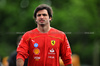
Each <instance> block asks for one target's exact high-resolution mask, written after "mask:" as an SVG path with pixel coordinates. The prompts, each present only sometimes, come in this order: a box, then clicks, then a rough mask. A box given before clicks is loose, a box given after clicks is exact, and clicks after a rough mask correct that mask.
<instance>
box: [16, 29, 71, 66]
mask: <svg viewBox="0 0 100 66" xmlns="http://www.w3.org/2000/svg"><path fill="white" fill-rule="evenodd" d="M71 54H72V53H71V49H70V45H69V42H68V40H67V38H66V35H65V34H64V32H62V31H59V30H57V29H55V28H51V29H50V30H49V32H47V33H41V32H39V31H38V30H37V28H35V29H33V30H31V31H28V32H26V33H25V34H24V35H23V36H22V39H21V41H20V43H19V46H18V47H17V59H18V58H21V59H23V60H24V61H25V59H26V58H28V66H59V56H61V58H62V60H63V62H64V64H65V65H68V64H72V59H71Z"/></svg>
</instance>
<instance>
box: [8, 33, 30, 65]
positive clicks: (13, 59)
mask: <svg viewBox="0 0 100 66" xmlns="http://www.w3.org/2000/svg"><path fill="white" fill-rule="evenodd" d="M21 37H22V35H21V36H19V37H18V38H17V46H18V44H19V41H20V40H21ZM16 55H17V52H16V51H14V52H12V53H11V55H10V56H9V57H8V66H16ZM27 62H28V59H25V62H24V66H27Z"/></svg>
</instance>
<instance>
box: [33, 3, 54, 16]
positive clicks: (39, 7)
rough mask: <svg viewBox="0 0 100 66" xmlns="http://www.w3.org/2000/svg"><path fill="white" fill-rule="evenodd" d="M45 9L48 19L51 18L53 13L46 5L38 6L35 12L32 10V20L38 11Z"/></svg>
mask: <svg viewBox="0 0 100 66" xmlns="http://www.w3.org/2000/svg"><path fill="white" fill-rule="evenodd" d="M43 9H46V10H47V12H48V14H49V18H50V17H52V16H53V11H52V8H51V7H50V6H48V5H46V4H40V5H39V6H38V7H37V8H36V9H35V10H34V18H36V14H37V12H38V11H40V10H43Z"/></svg>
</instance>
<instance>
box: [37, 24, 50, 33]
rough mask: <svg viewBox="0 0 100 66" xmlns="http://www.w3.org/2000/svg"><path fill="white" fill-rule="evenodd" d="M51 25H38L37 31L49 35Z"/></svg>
mask: <svg viewBox="0 0 100 66" xmlns="http://www.w3.org/2000/svg"><path fill="white" fill-rule="evenodd" d="M50 28H51V27H50V25H47V26H45V25H38V26H37V29H38V30H39V31H40V32H41V33H47V32H48V31H49V30H50Z"/></svg>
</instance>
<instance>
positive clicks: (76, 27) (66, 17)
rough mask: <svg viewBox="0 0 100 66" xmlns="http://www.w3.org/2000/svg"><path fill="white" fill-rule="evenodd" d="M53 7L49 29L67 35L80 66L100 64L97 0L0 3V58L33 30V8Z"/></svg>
mask: <svg viewBox="0 0 100 66" xmlns="http://www.w3.org/2000/svg"><path fill="white" fill-rule="evenodd" d="M43 3H46V4H48V5H50V6H52V8H53V11H54V12H53V20H52V22H51V26H52V27H54V28H56V29H59V30H61V31H63V32H65V33H66V35H67V37H68V40H69V43H70V46H71V49H72V53H73V54H77V55H79V57H80V63H81V66H99V65H100V57H99V56H100V0H0V57H1V58H3V57H5V56H9V55H10V54H11V53H12V52H13V51H14V50H16V47H17V45H16V44H17V38H18V36H20V35H23V34H24V32H26V31H29V30H32V29H34V28H36V24H35V21H34V19H33V13H34V9H35V8H36V7H37V6H38V5H39V4H43Z"/></svg>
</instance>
